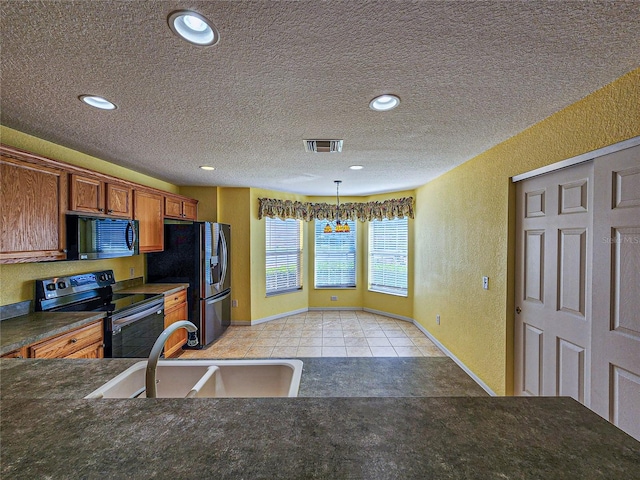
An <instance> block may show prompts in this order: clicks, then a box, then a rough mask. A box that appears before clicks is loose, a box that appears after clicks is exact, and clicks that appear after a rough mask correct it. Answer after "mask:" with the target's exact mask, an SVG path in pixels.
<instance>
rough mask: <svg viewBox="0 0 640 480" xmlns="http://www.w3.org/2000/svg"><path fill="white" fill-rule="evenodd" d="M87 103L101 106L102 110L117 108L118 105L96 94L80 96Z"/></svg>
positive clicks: (97, 106) (96, 106)
mask: <svg viewBox="0 0 640 480" xmlns="http://www.w3.org/2000/svg"><path fill="white" fill-rule="evenodd" d="M78 98H79V99H80V100H82V101H83V102H84V103H86V104H87V105H91V106H92V107H95V108H99V109H101V110H115V109H116V106H115V105H114V104H113V103H111V102H110V101H109V100H107V99H106V98H102V97H98V96H96V95H80V96H79V97H78Z"/></svg>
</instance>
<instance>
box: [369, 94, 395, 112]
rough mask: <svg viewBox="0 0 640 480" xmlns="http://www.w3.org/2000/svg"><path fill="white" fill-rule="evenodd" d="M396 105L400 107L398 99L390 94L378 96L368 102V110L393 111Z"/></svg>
mask: <svg viewBox="0 0 640 480" xmlns="http://www.w3.org/2000/svg"><path fill="white" fill-rule="evenodd" d="M398 105H400V97H398V96H396V95H390V94H385V95H380V96H378V97H376V98H374V99H373V100H371V102H369V108H370V109H371V110H375V111H377V112H386V111H389V110H393V109H394V108H396V107H397V106H398Z"/></svg>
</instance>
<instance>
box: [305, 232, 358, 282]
mask: <svg viewBox="0 0 640 480" xmlns="http://www.w3.org/2000/svg"><path fill="white" fill-rule="evenodd" d="M346 223H348V224H349V228H350V229H351V232H349V233H345V232H341V233H324V226H325V225H326V224H327V222H326V220H316V225H315V230H316V232H315V239H316V262H315V284H316V288H349V287H355V286H356V222H354V221H351V220H346Z"/></svg>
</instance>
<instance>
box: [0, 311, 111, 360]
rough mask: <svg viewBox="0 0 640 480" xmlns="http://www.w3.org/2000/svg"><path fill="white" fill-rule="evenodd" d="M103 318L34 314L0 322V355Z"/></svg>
mask: <svg viewBox="0 0 640 480" xmlns="http://www.w3.org/2000/svg"><path fill="white" fill-rule="evenodd" d="M103 317H104V312H34V313H29V314H27V315H20V316H19V317H14V318H8V319H6V320H2V321H1V322H0V355H4V354H5V353H9V352H11V351H13V350H16V349H18V348H21V347H24V346H27V345H31V344H33V343H36V342H39V341H40V340H44V339H46V338H49V337H53V336H55V335H60V334H63V333H66V332H68V331H70V330H73V329H75V328H79V327H82V326H83V325H86V324H88V323H91V322H95V321H96V320H100V319H101V318H103Z"/></svg>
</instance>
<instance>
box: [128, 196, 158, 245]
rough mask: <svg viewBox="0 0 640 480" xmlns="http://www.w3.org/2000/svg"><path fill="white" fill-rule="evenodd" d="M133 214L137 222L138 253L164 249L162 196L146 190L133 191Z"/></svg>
mask: <svg viewBox="0 0 640 480" xmlns="http://www.w3.org/2000/svg"><path fill="white" fill-rule="evenodd" d="M133 199H134V200H133V209H134V216H133V218H135V219H136V220H138V222H139V232H138V235H139V236H140V253H147V252H161V251H162V250H164V196H163V195H160V194H158V193H155V192H151V191H146V190H134V192H133Z"/></svg>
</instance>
